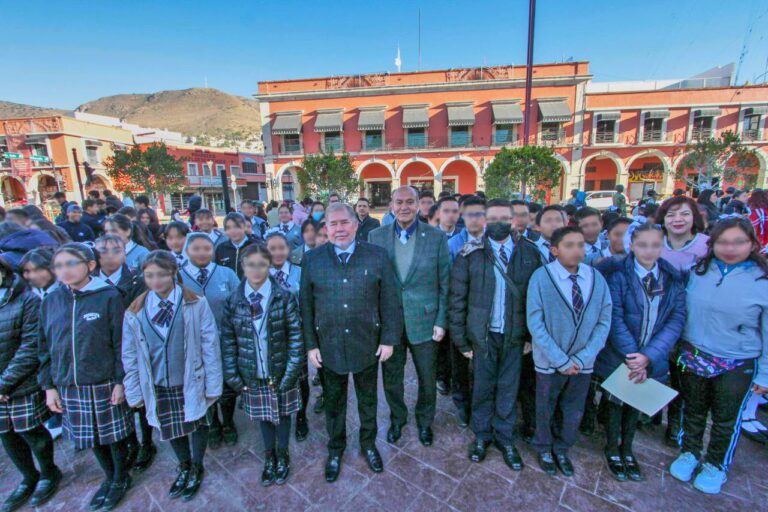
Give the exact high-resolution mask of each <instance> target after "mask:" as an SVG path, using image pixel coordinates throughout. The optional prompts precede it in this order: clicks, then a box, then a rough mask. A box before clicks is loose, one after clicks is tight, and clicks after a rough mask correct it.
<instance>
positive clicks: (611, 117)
mask: <svg viewBox="0 0 768 512" xmlns="http://www.w3.org/2000/svg"><path fill="white" fill-rule="evenodd" d="M619 119H621V112H600V113H599V114H597V120H598V121H618V120H619Z"/></svg>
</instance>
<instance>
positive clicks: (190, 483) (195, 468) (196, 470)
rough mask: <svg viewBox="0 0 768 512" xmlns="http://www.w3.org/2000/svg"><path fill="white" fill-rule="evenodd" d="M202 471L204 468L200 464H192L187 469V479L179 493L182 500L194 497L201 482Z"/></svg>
mask: <svg viewBox="0 0 768 512" xmlns="http://www.w3.org/2000/svg"><path fill="white" fill-rule="evenodd" d="M203 473H205V470H204V469H203V465H202V464H197V463H193V464H192V469H190V471H189V480H187V486H186V487H185V488H184V491H182V493H181V499H182V500H184V501H189V500H191V499H192V498H194V497H195V494H197V490H198V489H200V485H201V484H202V483H203Z"/></svg>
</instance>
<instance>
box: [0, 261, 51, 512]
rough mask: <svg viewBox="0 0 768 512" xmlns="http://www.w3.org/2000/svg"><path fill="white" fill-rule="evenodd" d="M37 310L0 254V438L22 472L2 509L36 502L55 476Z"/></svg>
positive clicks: (45, 494)
mask: <svg viewBox="0 0 768 512" xmlns="http://www.w3.org/2000/svg"><path fill="white" fill-rule="evenodd" d="M39 310H40V299H39V298H38V297H37V296H36V295H35V294H34V293H33V292H32V291H31V290H29V289H27V287H26V284H25V283H24V282H23V281H22V280H21V278H19V277H17V276H15V275H14V274H13V269H12V268H11V266H10V265H8V264H7V263H6V262H5V260H3V259H0V440H2V444H3V447H4V448H5V452H6V454H7V455H8V458H9V459H10V460H11V462H12V463H13V464H14V466H15V467H16V469H17V470H18V471H19V473H20V474H21V476H22V481H21V483H19V485H18V486H17V487H16V488H15V489H14V490H13V492H11V494H10V496H8V498H7V499H6V501H5V503H4V504H3V510H15V509H16V508H18V507H21V506H22V505H23V504H25V503H26V502H27V501H29V502H30V503H31V504H32V505H34V506H37V505H41V504H42V503H45V502H46V501H48V500H49V499H50V498H51V497H52V496H53V494H54V493H55V492H56V489H57V488H58V484H59V482H60V481H61V471H59V469H58V468H57V467H56V465H55V464H54V462H53V439H52V438H51V435H50V434H49V433H48V431H47V430H46V429H45V427H44V426H43V423H44V422H45V420H46V419H48V417H49V411H48V407H46V405H45V396H44V395H43V392H42V390H41V389H40V386H39V385H38V383H37V378H36V374H37V368H38V366H39V362H38V359H37V332H38V316H39ZM33 454H34V458H35V459H37V463H38V466H39V471H38V469H37V468H35V464H34V462H33V458H32V456H33Z"/></svg>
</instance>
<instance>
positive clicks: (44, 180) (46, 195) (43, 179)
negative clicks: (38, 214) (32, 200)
mask: <svg viewBox="0 0 768 512" xmlns="http://www.w3.org/2000/svg"><path fill="white" fill-rule="evenodd" d="M58 190H59V188H58V187H57V186H56V180H55V179H54V178H53V176H48V175H47V174H41V175H40V178H39V179H38V182H37V193H38V200H39V201H40V204H45V203H46V202H47V201H50V200H51V199H53V194H55V193H56V192H57V191H58Z"/></svg>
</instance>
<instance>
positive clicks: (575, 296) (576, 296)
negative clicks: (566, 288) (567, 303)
mask: <svg viewBox="0 0 768 512" xmlns="http://www.w3.org/2000/svg"><path fill="white" fill-rule="evenodd" d="M568 277H569V278H570V280H571V281H572V282H573V288H572V289H571V302H572V303H573V310H574V311H575V312H576V316H581V314H582V313H583V312H584V297H583V296H582V295H581V287H580V286H579V281H578V279H579V275H578V274H571V275H569V276H568Z"/></svg>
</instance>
